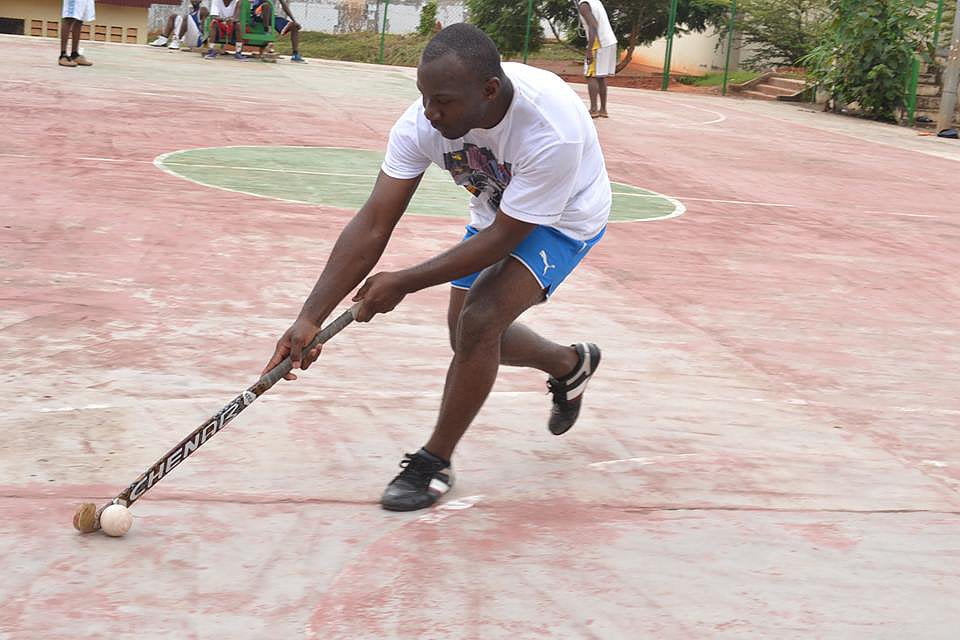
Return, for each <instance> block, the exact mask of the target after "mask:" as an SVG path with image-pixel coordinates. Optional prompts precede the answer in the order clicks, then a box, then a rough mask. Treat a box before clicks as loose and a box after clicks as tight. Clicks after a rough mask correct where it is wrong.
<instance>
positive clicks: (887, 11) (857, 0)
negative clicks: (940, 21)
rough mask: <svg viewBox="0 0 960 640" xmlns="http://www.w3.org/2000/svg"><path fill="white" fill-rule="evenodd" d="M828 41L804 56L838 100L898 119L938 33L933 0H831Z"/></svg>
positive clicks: (873, 114)
mask: <svg viewBox="0 0 960 640" xmlns="http://www.w3.org/2000/svg"><path fill="white" fill-rule="evenodd" d="M829 11H830V21H829V23H828V26H827V29H826V31H825V34H826V37H825V39H824V41H823V42H822V43H821V44H820V45H819V46H817V47H816V48H814V50H813V51H812V52H811V53H810V55H808V56H807V57H806V58H804V60H803V64H805V65H806V66H807V67H808V68H809V69H810V71H811V73H812V75H813V76H814V78H816V79H817V80H818V81H819V82H820V83H821V85H822V86H823V87H824V88H826V89H827V90H828V91H829V92H830V94H831V95H832V96H833V98H834V105H835V107H836V106H839V105H841V104H847V105H849V104H852V103H856V104H858V105H859V106H860V108H861V109H863V111H864V112H865V113H866V114H867V115H869V116H871V117H873V118H876V119H878V120H884V121H888V122H894V121H896V113H897V111H898V110H899V109H901V108H902V107H903V106H904V104H905V102H906V92H907V89H906V84H907V83H906V78H907V77H908V74H909V73H910V69H911V65H912V64H913V59H914V56H915V55H917V52H918V51H921V50H923V49H924V48H925V47H927V46H928V44H929V39H930V34H931V33H932V31H933V28H932V27H933V23H932V16H931V14H930V11H929V7H928V2H927V0H830V6H829Z"/></svg>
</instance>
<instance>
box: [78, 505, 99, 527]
mask: <svg viewBox="0 0 960 640" xmlns="http://www.w3.org/2000/svg"><path fill="white" fill-rule="evenodd" d="M73 527H74V529H76V530H77V531H79V532H80V533H93V532H94V531H96V530H97V529H99V528H100V518H99V517H98V514H97V505H95V504H93V503H92V502H84V503H83V504H81V505H80V506H79V507H77V512H76V513H75V514H73Z"/></svg>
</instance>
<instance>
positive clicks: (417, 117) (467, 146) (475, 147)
mask: <svg viewBox="0 0 960 640" xmlns="http://www.w3.org/2000/svg"><path fill="white" fill-rule="evenodd" d="M503 69H504V72H505V73H506V74H507V76H508V77H509V78H510V81H511V82H512V83H513V88H514V95H513V101H512V102H511V103H510V107H509V108H508V109H507V113H506V115H505V116H504V117H503V120H501V121H500V122H499V123H498V124H497V125H496V126H495V127H493V128H492V129H472V130H470V131H469V132H468V133H467V135H465V136H464V137H462V138H458V139H456V140H448V139H446V138H444V137H443V136H442V135H440V132H439V131H437V130H436V129H434V128H433V126H432V125H431V124H430V121H429V120H427V117H426V115H424V112H423V102H422V101H420V100H417V101H416V102H414V103H413V104H412V105H410V107H409V108H408V109H407V110H406V112H405V113H404V114H403V115H402V116H400V119H399V120H397V122H396V124H394V125H393V129H392V130H391V131H390V141H389V143H388V145H387V154H386V157H385V158H384V161H383V165H382V169H383V172H384V173H386V174H387V175H388V176H391V177H393V178H398V179H408V178H415V177H417V176H419V175H420V174H421V173H423V172H424V171H425V170H426V169H427V167H428V166H430V163H431V162H432V163H434V164H436V165H437V166H439V167H440V168H441V169H446V170H447V171H449V172H450V175H451V176H453V179H454V181H455V182H456V183H457V184H459V185H461V186H464V187H466V188H467V190H468V191H470V192H471V193H472V194H473V198H471V199H470V224H471V225H472V226H474V227H476V228H477V229H483V228H485V227H488V226H490V225H491V224H492V223H493V220H494V218H495V217H496V213H497V209H498V208H499V209H500V210H502V211H503V212H504V213H505V214H507V215H508V216H510V217H511V218H515V219H517V220H521V221H523V222H530V223H533V224H539V225H544V226H548V227H553V228H555V229H557V230H558V231H560V232H561V233H564V234H565V235H567V236H569V237H571V238H574V239H575V240H581V241H582V240H589V239H590V238H593V237H594V236H595V235H597V234H598V233H600V231H601V230H602V229H603V227H604V226H605V225H606V224H607V218H608V217H609V216H610V201H611V193H610V179H609V178H608V177H607V169H606V166H605V164H604V161H603V152H602V151H601V149H600V142H599V140H598V139H597V130H596V127H595V126H594V124H593V121H592V119H591V118H590V114H589V113H588V112H587V109H586V107H585V106H584V104H583V101H582V100H581V99H580V97H579V96H578V95H577V94H576V93H575V92H574V91H573V89H571V88H570V87H569V86H567V84H566V83H565V82H564V81H563V80H561V79H560V78H559V77H558V76H556V75H554V74H552V73H550V72H549V71H544V70H542V69H536V68H534V67H528V66H527V65H524V64H520V63H515V62H507V63H504V65H503Z"/></svg>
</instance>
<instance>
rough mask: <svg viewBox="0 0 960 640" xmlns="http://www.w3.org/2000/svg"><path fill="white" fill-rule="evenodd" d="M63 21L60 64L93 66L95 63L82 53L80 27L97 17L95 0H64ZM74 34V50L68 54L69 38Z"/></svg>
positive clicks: (62, 65) (61, 26)
mask: <svg viewBox="0 0 960 640" xmlns="http://www.w3.org/2000/svg"><path fill="white" fill-rule="evenodd" d="M62 15H63V21H62V22H61V23H60V66H61V67H92V66H93V63H92V62H90V61H89V60H87V59H86V58H84V57H83V56H82V55H80V27H82V26H83V23H84V22H92V21H93V20H95V19H96V18H97V11H96V7H95V6H94V3H93V0H63V14H62ZM70 34H73V51H72V52H71V53H70V55H67V40H69V38H70Z"/></svg>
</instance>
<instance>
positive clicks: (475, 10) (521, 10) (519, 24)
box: [466, 0, 543, 58]
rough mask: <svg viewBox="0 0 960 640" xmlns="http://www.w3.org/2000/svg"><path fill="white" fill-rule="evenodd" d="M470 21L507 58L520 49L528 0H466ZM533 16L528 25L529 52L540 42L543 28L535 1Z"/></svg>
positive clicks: (523, 36) (525, 26) (522, 41)
mask: <svg viewBox="0 0 960 640" xmlns="http://www.w3.org/2000/svg"><path fill="white" fill-rule="evenodd" d="M466 6H467V16H468V19H469V22H471V23H473V24H475V25H476V26H478V27H479V28H481V29H483V30H484V31H485V32H486V34H487V35H488V36H490V39H491V40H493V41H494V42H495V43H496V45H497V48H498V49H500V53H502V54H503V56H504V57H505V58H510V57H512V56H514V55H516V54H517V53H520V52H521V51H523V45H524V40H525V39H526V34H527V3H526V2H524V1H523V0H466ZM534 13H535V15H534V17H533V21H532V23H531V25H530V51H536V50H537V49H539V48H540V47H541V45H542V44H543V27H542V26H540V19H539V17H538V16H539V13H538V12H537V2H534Z"/></svg>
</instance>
